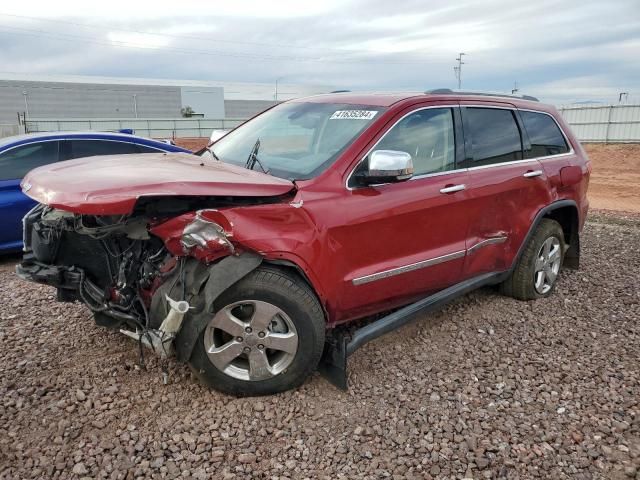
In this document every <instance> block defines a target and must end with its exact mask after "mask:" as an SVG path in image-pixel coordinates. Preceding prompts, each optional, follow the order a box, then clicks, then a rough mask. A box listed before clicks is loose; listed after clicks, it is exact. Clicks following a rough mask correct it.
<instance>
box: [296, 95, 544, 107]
mask: <svg viewBox="0 0 640 480" xmlns="http://www.w3.org/2000/svg"><path fill="white" fill-rule="evenodd" d="M532 98H533V97H516V96H513V95H507V94H504V95H501V94H497V93H483V92H456V91H452V90H449V91H444V90H435V91H428V92H362V93H360V92H340V93H327V94H323V95H314V96H312V97H304V98H298V99H296V100H293V101H294V102H312V103H347V104H353V105H369V106H372V107H390V106H391V105H393V104H395V103H398V102H401V101H404V100H409V99H420V100H425V101H427V100H444V101H467V102H468V101H472V102H506V103H511V104H513V105H516V106H522V107H524V106H526V107H532V108H535V109H536V110H537V109H539V110H546V107H547V106H546V105H544V104H541V103H540V102H538V101H537V100H531V99H532Z"/></svg>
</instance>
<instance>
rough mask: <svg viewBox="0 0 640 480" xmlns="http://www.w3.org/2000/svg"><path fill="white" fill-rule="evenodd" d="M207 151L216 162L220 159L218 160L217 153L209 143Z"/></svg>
mask: <svg viewBox="0 0 640 480" xmlns="http://www.w3.org/2000/svg"><path fill="white" fill-rule="evenodd" d="M207 151H208V152H209V153H210V154H211V156H212V157H213V158H215V159H216V160H217V161H218V162H221V161H222V160H220V158H219V157H218V155H216V152H214V151H213V148H211V145H207Z"/></svg>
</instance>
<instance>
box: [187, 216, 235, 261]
mask: <svg viewBox="0 0 640 480" xmlns="http://www.w3.org/2000/svg"><path fill="white" fill-rule="evenodd" d="M216 214H217V215H216ZM212 216H213V217H216V218H215V220H217V221H214V219H212V218H211V217H212ZM225 227H226V228H225ZM230 236H231V225H230V224H229V222H228V221H227V220H226V219H225V218H224V217H223V216H222V215H221V214H220V213H219V212H217V211H207V212H206V213H204V212H202V211H198V212H197V213H196V217H195V219H194V220H193V221H191V222H190V223H188V224H187V225H186V226H185V227H184V230H183V232H182V236H181V238H180V243H181V244H182V247H183V248H184V250H185V252H192V251H193V250H194V249H195V250H196V251H197V252H198V253H199V255H198V254H196V255H195V256H197V257H204V259H205V260H206V261H211V260H214V259H215V258H217V257H219V256H220V255H221V254H227V253H231V254H233V253H234V252H235V247H234V246H233V244H232V243H231V241H230V240H229V237H230Z"/></svg>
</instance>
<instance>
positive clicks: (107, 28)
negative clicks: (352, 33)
mask: <svg viewBox="0 0 640 480" xmlns="http://www.w3.org/2000/svg"><path fill="white" fill-rule="evenodd" d="M0 16H2V17H11V18H20V19H25V20H32V21H38V22H49V23H54V24H62V25H74V26H77V27H82V28H89V29H92V30H95V29H100V30H105V31H116V32H123V33H137V34H141V35H150V36H156V37H169V38H178V39H187V40H198V41H202V40H208V41H212V42H218V43H228V44H237V45H248V46H253V47H255V46H257V47H274V48H288V49H290V48H298V49H304V50H316V51H318V52H322V51H331V52H335V53H336V54H340V55H344V54H345V53H354V54H362V53H366V52H363V51H362V50H352V49H341V48H319V47H310V46H308V45H293V44H282V43H264V42H249V41H246V40H224V39H219V38H212V37H209V36H195V35H177V34H172V33H155V32H148V31H144V30H131V29H124V28H120V27H114V26H109V25H106V26H105V25H92V24H89V23H81V22H72V21H69V20H57V19H52V18H38V17H29V16H26V15H14V14H10V13H0ZM416 63H417V62H416Z"/></svg>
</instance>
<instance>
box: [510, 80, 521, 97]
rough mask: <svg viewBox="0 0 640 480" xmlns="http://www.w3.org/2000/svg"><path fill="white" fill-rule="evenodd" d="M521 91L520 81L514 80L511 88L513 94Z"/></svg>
mask: <svg viewBox="0 0 640 480" xmlns="http://www.w3.org/2000/svg"><path fill="white" fill-rule="evenodd" d="M519 91H520V90H519V89H518V82H517V81H515V82H513V88H512V89H511V95H515V94H516V93H518V92H519Z"/></svg>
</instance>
